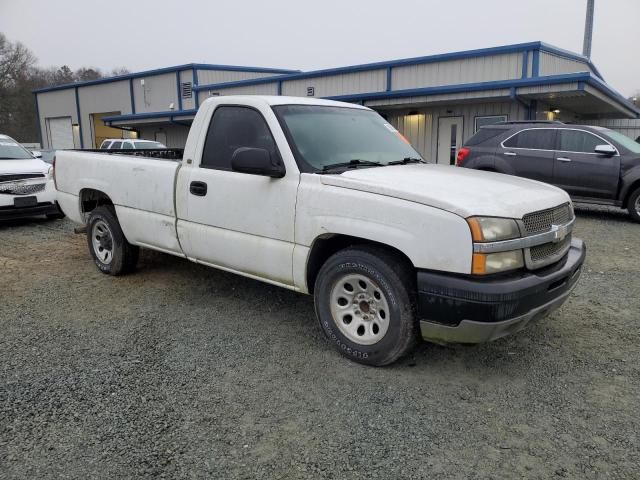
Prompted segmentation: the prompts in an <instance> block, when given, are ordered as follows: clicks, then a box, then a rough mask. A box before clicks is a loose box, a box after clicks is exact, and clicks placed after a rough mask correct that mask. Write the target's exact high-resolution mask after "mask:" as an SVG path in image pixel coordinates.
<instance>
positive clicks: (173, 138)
mask: <svg viewBox="0 0 640 480" xmlns="http://www.w3.org/2000/svg"><path fill="white" fill-rule="evenodd" d="M138 131H139V132H140V138H142V139H144V140H156V133H158V132H162V133H163V134H164V136H166V142H167V143H166V145H167V147H169V148H184V146H185V144H186V143H187V135H189V128H188V127H182V126H178V125H172V126H162V127H140V128H139V129H138Z"/></svg>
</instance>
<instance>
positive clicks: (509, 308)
mask: <svg viewBox="0 0 640 480" xmlns="http://www.w3.org/2000/svg"><path fill="white" fill-rule="evenodd" d="M585 255H586V247H585V245H584V243H583V242H582V240H579V239H574V240H573V241H572V242H571V248H570V249H569V252H568V253H567V255H566V256H565V258H564V259H563V260H561V261H560V262H558V263H556V264H555V265H551V266H549V267H546V268H543V269H540V270H536V271H535V272H524V273H522V272H520V273H517V274H513V275H510V276H500V277H496V278H475V277H471V276H453V275H446V274H441V273H434V272H426V271H419V272H418V305H417V306H418V317H419V318H420V331H421V333H422V337H423V338H424V339H425V340H429V341H433V342H436V343H482V342H487V341H491V340H495V339H497V338H500V337H503V336H505V335H509V334H511V333H515V332H517V331H519V330H522V329H523V328H525V327H526V326H527V325H528V324H530V323H532V322H534V321H536V320H538V319H540V318H542V317H544V316H546V315H547V314H548V313H549V312H551V311H553V310H554V309H556V308H558V307H560V305H562V304H563V303H564V302H565V300H566V299H567V298H568V296H569V294H570V293H571V291H572V290H573V288H574V287H575V285H576V283H577V281H578V278H579V277H580V272H581V267H582V264H583V263H584V258H585Z"/></svg>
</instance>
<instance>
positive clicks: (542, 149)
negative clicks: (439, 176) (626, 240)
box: [456, 122, 640, 222]
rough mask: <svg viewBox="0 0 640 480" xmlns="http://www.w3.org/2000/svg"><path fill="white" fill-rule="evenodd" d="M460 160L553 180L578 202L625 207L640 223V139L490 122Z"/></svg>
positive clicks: (559, 126)
mask: <svg viewBox="0 0 640 480" xmlns="http://www.w3.org/2000/svg"><path fill="white" fill-rule="evenodd" d="M456 164H457V165H458V166H461V167H466V168H475V169H477V170H488V171H491V172H499V173H507V174H510V175H517V176H519V177H527V178H532V179H534V180H540V181H542V182H547V183H551V184H553V185H556V186H558V187H560V188H562V189H564V190H566V191H567V192H568V193H569V195H571V197H572V198H573V199H574V200H576V201H579V202H586V203H597V204H602V205H614V206H617V207H620V208H626V209H628V210H629V214H630V215H631V217H632V218H633V219H634V220H635V221H638V222H640V144H639V143H636V142H634V141H633V140H631V139H630V138H628V137H626V136H624V135H623V134H621V133H618V132H616V131H613V130H609V129H607V128H602V127H591V126H584V125H572V124H564V123H561V122H502V123H497V124H494V125H488V126H486V127H482V128H480V130H478V132H477V133H476V134H475V135H474V136H472V137H471V138H469V140H467V142H465V144H464V146H463V147H462V148H461V149H460V150H459V152H458V158H457V162H456Z"/></svg>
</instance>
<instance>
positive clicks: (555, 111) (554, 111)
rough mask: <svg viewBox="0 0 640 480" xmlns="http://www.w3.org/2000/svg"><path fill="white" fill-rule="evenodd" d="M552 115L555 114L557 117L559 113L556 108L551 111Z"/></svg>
mask: <svg viewBox="0 0 640 480" xmlns="http://www.w3.org/2000/svg"><path fill="white" fill-rule="evenodd" d="M552 111H553V113H555V114H556V115H558V114H559V113H560V110H558V109H557V108H556V109H555V110H552Z"/></svg>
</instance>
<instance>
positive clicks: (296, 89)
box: [282, 69, 387, 97]
mask: <svg viewBox="0 0 640 480" xmlns="http://www.w3.org/2000/svg"><path fill="white" fill-rule="evenodd" d="M386 83H387V71H386V69H382V70H372V71H367V72H355V73H345V74H341V75H330V76H327V77H312V78H304V79H300V80H289V81H285V82H282V95H290V96H294V97H306V96H307V88H308V87H313V88H314V89H315V93H314V97H331V96H334V95H348V94H352V93H367V92H381V91H384V90H385V89H386Z"/></svg>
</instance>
